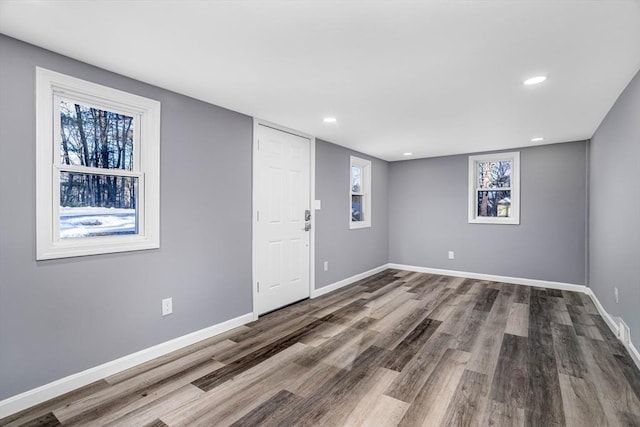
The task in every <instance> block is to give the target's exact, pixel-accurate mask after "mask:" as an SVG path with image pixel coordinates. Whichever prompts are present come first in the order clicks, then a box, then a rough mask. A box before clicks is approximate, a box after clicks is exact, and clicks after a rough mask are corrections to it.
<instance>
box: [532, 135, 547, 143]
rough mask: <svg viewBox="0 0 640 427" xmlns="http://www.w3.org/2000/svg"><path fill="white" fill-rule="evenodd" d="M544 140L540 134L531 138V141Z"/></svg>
mask: <svg viewBox="0 0 640 427" xmlns="http://www.w3.org/2000/svg"><path fill="white" fill-rule="evenodd" d="M541 141H544V138H543V137H541V136H537V137H535V138H531V142H541Z"/></svg>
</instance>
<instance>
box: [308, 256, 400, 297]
mask: <svg viewBox="0 0 640 427" xmlns="http://www.w3.org/2000/svg"><path fill="white" fill-rule="evenodd" d="M387 268H389V264H385V265H381V266H379V267H376V268H372V269H371V270H369V271H365V272H364V273H359V274H356V275H354V276H351V277H347V278H346V279H342V280H340V281H339V282H335V283H332V284H330V285H327V286H323V287H322V288H320V289H314V290H313V292H311V298H317V297H319V296H321V295H324V294H328V293H329V292H333V291H335V290H337V289H340V288H343V287H345V286H347V285H350V284H352V283H354V282H357V281H358V280H362V279H365V278H367V277H369V276H373V275H374V274H376V273H380V272H381V271H383V270H386V269H387Z"/></svg>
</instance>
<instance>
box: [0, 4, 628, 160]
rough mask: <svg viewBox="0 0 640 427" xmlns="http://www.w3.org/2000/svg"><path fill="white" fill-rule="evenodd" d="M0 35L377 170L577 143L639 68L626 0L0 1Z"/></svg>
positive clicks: (586, 135)
mask: <svg viewBox="0 0 640 427" xmlns="http://www.w3.org/2000/svg"><path fill="white" fill-rule="evenodd" d="M0 31H1V32H2V33H4V34H7V35H9V36H12V37H15V38H18V39H21V40H25V41H27V42H30V43H33V44H36V45H38V46H42V47H45V48H47V49H50V50H53V51H55V52H59V53H61V54H64V55H67V56H70V57H72V58H76V59H79V60H81V61H85V62H88V63H90V64H94V65H97V66H99V67H101V68H105V69H107V70H110V71H114V72H116V73H120V74H123V75H125V76H129V77H132V78H135V79H139V80H142V81H145V82H149V83H152V84H154V85H157V86H160V87H163V88H167V89H170V90H173V91H176V92H179V93H183V94H186V95H189V96H192V97H194V98H198V99H201V100H203V101H206V102H210V103H212V104H216V105H220V106H223V107H226V108H229V109H232V110H235V111H239V112H241V113H245V114H248V115H251V116H255V117H259V118H261V119H265V120H269V121H271V122H274V123H278V124H280V125H283V126H287V127H289V128H292V129H296V130H299V131H302V132H306V133H308V134H311V135H314V136H316V137H318V138H321V139H325V140H328V141H331V142H334V143H337V144H340V145H343V146H346V147H350V148H353V149H355V150H359V151H362V152H365V153H368V154H371V155H374V156H377V157H380V158H382V159H386V160H401V159H406V157H403V155H402V153H403V152H407V151H409V152H413V153H414V156H413V158H416V157H430V156H439V155H446V154H455V153H468V152H475V151H486V150H493V149H503V148H514V147H521V146H529V145H535V143H532V142H531V138H532V137H537V136H543V137H544V138H545V141H544V142H542V143H543V144H545V143H556V142H566V141H573V140H580V139H586V138H590V137H591V136H592V135H593V133H594V131H595V130H596V128H597V127H598V125H599V124H600V122H601V121H602V119H603V118H604V116H605V115H606V113H607V112H608V111H609V109H610V108H611V106H612V105H613V103H614V102H615V100H616V98H617V97H618V96H619V95H620V93H621V92H622V90H623V89H624V87H625V86H626V85H627V84H628V83H629V81H630V80H631V78H632V77H633V76H634V75H635V73H636V72H638V70H639V69H640V0H620V1H617V0H603V1H594V0H592V1H589V0H581V1H576V0H538V1H527V0H503V1H494V0H474V1H455V0H450V1H434V0H424V1H399V0H395V1H391V0H387V1H382V0H378V1H364V0H363V1H359V0H342V1H335V0H324V1H311V0H300V1H269V0H262V1H246V0H243V1H205V0H199V1H198V0H182V1H178V0H156V1H123V0H84V1H83V0H75V1H69V0H68V1H61V0H49V1H47V0H39V1H36V0H31V1H30V0H0ZM0 60H2V58H0ZM537 74H546V75H548V76H549V79H548V81H547V82H545V83H543V84H541V85H538V86H533V87H527V86H524V85H522V81H523V80H524V79H525V78H527V77H530V76H534V75H537ZM325 116H335V117H336V118H337V120H338V121H337V123H336V124H324V123H323V121H322V119H323V117H325ZM538 144H539V143H538Z"/></svg>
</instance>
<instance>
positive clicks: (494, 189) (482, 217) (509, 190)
mask: <svg viewBox="0 0 640 427" xmlns="http://www.w3.org/2000/svg"><path fill="white" fill-rule="evenodd" d="M469 222H470V223H476V224H478V223H479V224H520V153H519V152H511V153H496V154H484V155H479V156H469Z"/></svg>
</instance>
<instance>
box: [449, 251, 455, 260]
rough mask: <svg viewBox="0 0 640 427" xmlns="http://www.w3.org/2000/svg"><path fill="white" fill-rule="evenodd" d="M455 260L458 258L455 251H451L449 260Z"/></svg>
mask: <svg viewBox="0 0 640 427" xmlns="http://www.w3.org/2000/svg"><path fill="white" fill-rule="evenodd" d="M455 258H456V256H455V254H454V253H453V251H449V259H455Z"/></svg>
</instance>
